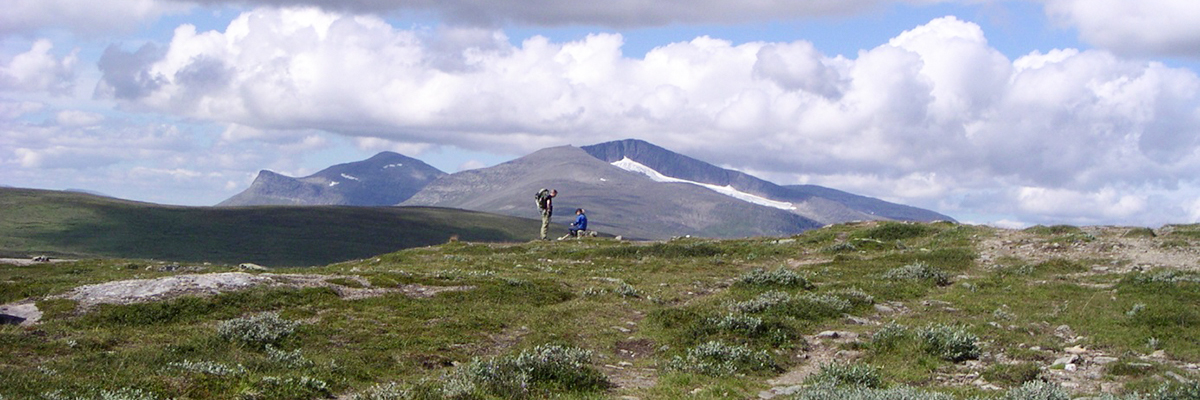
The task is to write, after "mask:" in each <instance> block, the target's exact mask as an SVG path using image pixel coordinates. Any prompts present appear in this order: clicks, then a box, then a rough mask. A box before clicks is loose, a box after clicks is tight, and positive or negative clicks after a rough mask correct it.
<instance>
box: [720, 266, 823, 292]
mask: <svg viewBox="0 0 1200 400" xmlns="http://www.w3.org/2000/svg"><path fill="white" fill-rule="evenodd" d="M737 283H738V284H740V285H745V286H777V287H788V288H802V289H806V290H811V289H814V288H816V285H813V284H812V282H810V281H809V280H808V278H806V277H805V276H804V275H801V274H799V273H796V272H795V271H792V270H790V269H787V268H783V267H779V268H776V269H775V270H772V271H768V270H766V269H763V268H758V269H755V270H753V271H750V272H747V273H745V274H742V276H740V277H738V280H737Z"/></svg>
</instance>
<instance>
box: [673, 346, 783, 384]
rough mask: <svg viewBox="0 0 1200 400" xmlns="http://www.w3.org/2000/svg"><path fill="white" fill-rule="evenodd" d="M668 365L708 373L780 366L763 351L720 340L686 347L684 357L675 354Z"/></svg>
mask: <svg viewBox="0 0 1200 400" xmlns="http://www.w3.org/2000/svg"><path fill="white" fill-rule="evenodd" d="M667 368H668V369H671V370H676V371H683V372H692V373H698V374H703V375H709V376H729V375H734V374H738V373H745V372H757V371H777V370H779V369H780V368H779V365H778V364H776V363H775V361H774V360H772V359H771V356H770V355H769V354H767V352H766V351H763V350H758V351H755V350H753V349H751V348H750V347H748V346H746V345H740V344H726V343H724V342H720V341H709V342H705V343H702V344H700V345H697V346H695V347H692V348H690V349H688V350H687V354H686V355H685V356H682V357H681V356H675V358H673V359H671V361H669V362H668V363H667Z"/></svg>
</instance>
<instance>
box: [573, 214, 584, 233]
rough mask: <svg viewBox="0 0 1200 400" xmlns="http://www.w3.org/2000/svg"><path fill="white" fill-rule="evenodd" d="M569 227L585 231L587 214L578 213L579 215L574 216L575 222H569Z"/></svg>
mask: <svg viewBox="0 0 1200 400" xmlns="http://www.w3.org/2000/svg"><path fill="white" fill-rule="evenodd" d="M571 229H578V230H581V231H586V230H587V215H586V214H579V216H577V217H575V222H574V223H572V224H571Z"/></svg>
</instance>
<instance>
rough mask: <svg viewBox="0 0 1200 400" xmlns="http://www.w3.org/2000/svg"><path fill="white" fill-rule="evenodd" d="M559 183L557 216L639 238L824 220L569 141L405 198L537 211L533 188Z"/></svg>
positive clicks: (769, 229) (744, 232) (756, 231)
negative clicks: (662, 175)
mask: <svg viewBox="0 0 1200 400" xmlns="http://www.w3.org/2000/svg"><path fill="white" fill-rule="evenodd" d="M540 188H554V189H557V190H558V191H559V193H560V195H559V198H557V199H556V200H555V202H554V205H555V211H556V216H557V217H556V218H558V221H567V220H569V219H570V218H571V215H572V214H573V213H574V210H575V209H576V208H583V209H586V210H587V212H588V217H589V221H590V222H589V226H590V227H591V229H593V230H598V231H601V232H605V233H609V234H614V235H623V236H625V237H633V238H647V239H662V238H670V237H673V236H684V235H692V236H705V237H726V238H728V237H747V236H764V235H767V236H770V235H787V234H795V233H799V232H802V231H804V230H807V229H812V228H816V227H819V226H820V225H821V224H819V223H817V222H815V221H812V220H809V219H806V218H804V217H802V216H800V215H797V214H793V213H790V212H787V211H784V210H780V209H776V208H771V207H765V206H761V205H757V204H753V203H749V202H745V201H741V200H738V199H735V198H733V197H729V196H726V195H722V194H719V193H717V192H714V191H712V190H708V189H705V188H703V187H700V186H696V185H691V184H685V183H661V182H655V181H653V180H650V179H648V178H647V177H646V176H645V175H642V174H637V173H633V172H629V171H625V170H622V169H620V168H617V167H614V166H613V165H611V164H609V163H607V162H604V161H602V160H600V159H597V158H595V157H592V156H591V155H589V154H588V153H586V152H585V151H583V150H581V149H579V148H575V147H570V146H562V147H554V148H549V149H543V150H539V151H537V152H534V153H532V154H530V155H527V156H525V157H521V158H518V159H516V160H513V161H510V162H507V163H503V164H500V165H497V166H494V167H489V168H480V169H476V170H470V171H463V172H459V173H455V174H451V175H447V176H444V177H442V178H440V179H438V180H436V181H434V182H432V183H430V184H429V185H428V186H426V187H425V188H424V189H422V190H421V191H420V192H418V193H417V194H416V195H413V197H412V198H410V199H408V200H407V201H405V202H404V203H401V204H402V205H417V206H438V207H451V208H462V209H467V210H476V211H484V212H491V213H498V214H505V215H512V216H522V217H529V218H534V217H537V216H538V213H537V208H536V206H535V205H534V201H533V196H534V193H536V192H537V191H538V189H540Z"/></svg>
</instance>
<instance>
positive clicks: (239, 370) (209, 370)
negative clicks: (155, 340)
mask: <svg viewBox="0 0 1200 400" xmlns="http://www.w3.org/2000/svg"><path fill="white" fill-rule="evenodd" d="M167 367H168V368H174V369H180V370H184V371H187V372H194V373H199V374H206V375H216V376H231V375H242V374H245V373H246V368H245V367H243V366H242V365H241V364H237V365H234V366H232V367H231V366H229V365H225V364H221V363H216V362H212V361H191V360H183V361H176V362H171V363H167Z"/></svg>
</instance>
